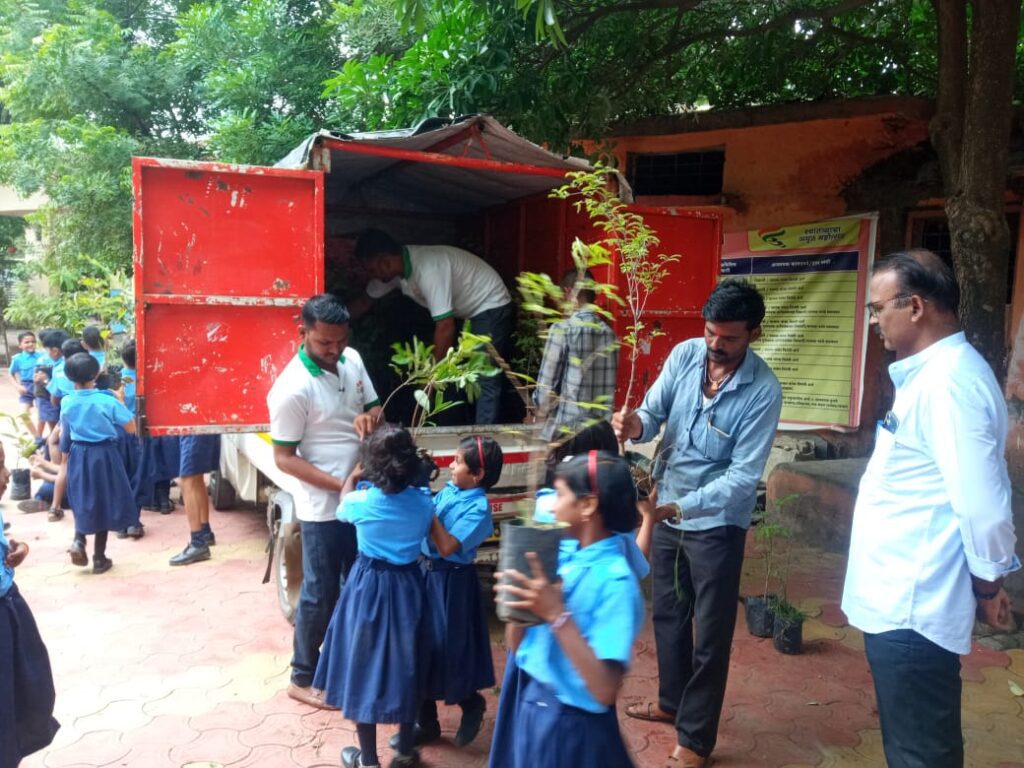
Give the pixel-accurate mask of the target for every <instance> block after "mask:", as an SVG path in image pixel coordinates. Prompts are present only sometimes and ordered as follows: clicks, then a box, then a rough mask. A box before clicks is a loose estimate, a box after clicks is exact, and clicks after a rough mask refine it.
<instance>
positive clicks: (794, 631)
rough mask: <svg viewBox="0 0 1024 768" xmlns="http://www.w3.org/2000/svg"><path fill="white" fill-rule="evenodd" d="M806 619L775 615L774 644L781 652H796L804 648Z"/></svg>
mask: <svg viewBox="0 0 1024 768" xmlns="http://www.w3.org/2000/svg"><path fill="white" fill-rule="evenodd" d="M803 638H804V620H803V619H798V620H797V621H793V620H791V619H783V618H781V617H778V616H776V617H775V631H774V633H773V634H772V645H774V646H775V650H776V651H778V652H779V653H786V654H796V653H800V651H801V650H803Z"/></svg>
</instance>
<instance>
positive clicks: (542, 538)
mask: <svg viewBox="0 0 1024 768" xmlns="http://www.w3.org/2000/svg"><path fill="white" fill-rule="evenodd" d="M564 532H565V526H564V525H558V524H552V525H538V524H534V525H527V524H524V523H523V521H521V520H505V521H504V522H503V523H502V524H501V545H500V547H499V549H498V570H499V571H508V570H512V569H515V570H517V571H519V572H520V573H522V574H525V575H526V576H530V577H532V576H533V569H532V568H531V567H530V561H529V560H527V559H526V553H527V552H536V553H537V557H538V558H540V562H541V565H542V566H544V573H545V574H547V577H548V580H549V581H555V580H557V578H558V547H559V545H560V544H561V543H562V535H563V533H564ZM500 583H501V584H512V585H514V586H519V585H518V582H514V581H511V580H509V579H508V578H502V580H501V582H500ZM519 599H520V598H519V597H517V596H515V595H510V594H508V593H507V592H504V591H501V592H499V593H498V602H497V607H496V612H497V614H498V618H499V619H501V620H502V621H515V622H519V623H521V624H540V623H541V621H542V620H541V619H540V618H539V617H538V616H536V615H535V614H533V613H531V612H530V611H524V610H523V609H521V608H510V607H509V606H508V603H515V602H518V601H519Z"/></svg>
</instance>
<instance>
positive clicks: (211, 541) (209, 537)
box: [203, 531, 217, 547]
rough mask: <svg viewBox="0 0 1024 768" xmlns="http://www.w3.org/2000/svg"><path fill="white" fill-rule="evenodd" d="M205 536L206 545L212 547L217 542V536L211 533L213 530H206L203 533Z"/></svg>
mask: <svg viewBox="0 0 1024 768" xmlns="http://www.w3.org/2000/svg"><path fill="white" fill-rule="evenodd" d="M203 535H204V536H205V537H206V546H208V547H213V546H216V544H217V537H216V536H214V535H213V531H207V532H206V533H204V534H203Z"/></svg>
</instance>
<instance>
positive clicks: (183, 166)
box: [132, 158, 324, 435]
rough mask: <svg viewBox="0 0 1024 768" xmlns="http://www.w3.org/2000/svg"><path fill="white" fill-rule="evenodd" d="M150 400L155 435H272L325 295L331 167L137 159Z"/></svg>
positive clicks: (141, 330) (140, 317) (145, 418)
mask: <svg viewBox="0 0 1024 768" xmlns="http://www.w3.org/2000/svg"><path fill="white" fill-rule="evenodd" d="M132 171H133V183H134V192H135V209H134V227H135V300H136V321H137V329H136V332H137V349H138V361H137V362H138V370H139V383H138V390H137V395H138V403H139V406H138V408H139V415H140V419H141V421H142V424H143V427H144V428H145V429H146V430H147V431H148V433H149V434H154V435H161V434H184V433H201V432H247V431H262V430H265V429H267V427H268V421H269V418H268V415H267V404H266V395H267V392H268V391H269V389H270V385H271V384H272V383H273V381H274V379H275V378H276V377H277V374H278V373H279V372H280V371H281V369H282V368H283V367H284V366H285V365H286V364H287V362H288V360H289V359H290V358H291V357H292V355H293V354H294V353H295V345H296V336H297V331H296V326H297V322H298V309H299V307H301V306H302V303H303V302H304V301H305V300H306V299H308V298H309V297H310V296H312V295H314V294H317V293H320V292H321V291H323V284H324V268H323V266H324V265H323V260H324V247H323V243H324V214H323V174H322V173H320V172H318V171H291V170H288V171H286V170H281V169H276V168H261V167H255V166H249V167H246V166H231V165H221V164H215V163H194V162H185V161H167V160H154V159H151V158H133V161H132Z"/></svg>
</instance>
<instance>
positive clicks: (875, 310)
mask: <svg viewBox="0 0 1024 768" xmlns="http://www.w3.org/2000/svg"><path fill="white" fill-rule="evenodd" d="M911 295H912V294H909V293H897V294H896V295H895V296H891V297H890V298H888V299H885V300H884V301H869V302H868V303H867V304H865V305H864V309H866V310H867V311H868V314H869V315H871V316H872V317H878V316H879V315H880V314H882V310H883V309H885V305H886V304H889V303H890V302H893V301H906V300H907V299H909V298H910V297H911Z"/></svg>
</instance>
